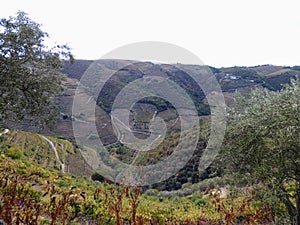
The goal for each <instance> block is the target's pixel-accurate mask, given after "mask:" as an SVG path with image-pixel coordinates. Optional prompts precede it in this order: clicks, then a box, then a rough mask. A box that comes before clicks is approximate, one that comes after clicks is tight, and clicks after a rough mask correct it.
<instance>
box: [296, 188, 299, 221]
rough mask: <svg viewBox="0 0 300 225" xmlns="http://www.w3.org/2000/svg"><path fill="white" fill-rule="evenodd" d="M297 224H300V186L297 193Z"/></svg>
mask: <svg viewBox="0 0 300 225" xmlns="http://www.w3.org/2000/svg"><path fill="white" fill-rule="evenodd" d="M295 224H296V225H300V187H298V189H297V193H296V219H295Z"/></svg>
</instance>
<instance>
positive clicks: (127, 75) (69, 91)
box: [17, 60, 300, 190]
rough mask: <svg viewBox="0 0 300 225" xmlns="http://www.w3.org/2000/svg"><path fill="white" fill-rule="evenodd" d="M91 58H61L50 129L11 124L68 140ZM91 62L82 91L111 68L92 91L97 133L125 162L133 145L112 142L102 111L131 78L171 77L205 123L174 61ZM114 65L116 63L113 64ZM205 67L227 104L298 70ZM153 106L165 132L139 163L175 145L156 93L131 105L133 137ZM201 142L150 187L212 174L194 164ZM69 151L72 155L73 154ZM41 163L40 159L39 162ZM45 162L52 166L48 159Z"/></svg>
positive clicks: (167, 108)
mask: <svg viewBox="0 0 300 225" xmlns="http://www.w3.org/2000/svg"><path fill="white" fill-rule="evenodd" d="M92 63H93V61H91V60H77V61H76V62H75V63H74V64H70V63H68V62H65V67H64V68H63V70H62V72H63V73H65V74H66V75H67V76H68V77H67V78H66V81H65V83H64V85H65V92H64V93H63V94H62V95H61V96H59V98H58V99H59V102H60V103H59V104H60V110H61V111H60V117H59V118H58V123H57V124H56V125H55V127H54V129H53V130H49V129H44V130H37V129H36V128H30V127H28V126H17V128H19V129H23V130H28V131H32V132H36V133H37V132H39V133H41V134H44V135H49V136H53V137H61V138H67V139H70V140H73V127H72V121H73V120H80V121H83V123H82V126H84V121H88V120H89V119H90V118H85V116H84V115H72V103H73V98H74V95H75V90H76V87H77V84H78V81H79V79H80V78H81V77H82V76H83V74H84V72H85V71H86V70H87V69H88V68H89V66H90V65H91V64H92ZM128 63H129V65H128ZM125 65H126V66H125ZM97 66H98V70H99V71H101V72H100V73H101V74H97V72H96V73H94V74H92V76H91V80H90V81H89V82H90V83H88V84H86V85H87V86H88V87H91V88H90V89H89V90H90V92H89V93H87V94H90V95H92V96H94V94H93V93H94V91H93V88H94V87H97V85H98V84H99V83H101V82H103V80H101V79H103V77H104V78H105V76H106V75H107V76H108V75H109V74H111V73H112V72H113V73H114V74H113V76H112V77H111V78H110V79H109V80H108V81H107V82H106V83H105V85H104V87H103V89H102V90H101V92H100V93H99V95H97V96H94V98H95V100H96V101H97V103H98V105H99V106H100V108H99V110H98V111H97V116H96V118H95V120H96V125H97V131H98V134H99V137H100V139H101V141H102V143H103V144H104V145H106V146H107V148H108V150H109V152H110V153H111V154H112V155H113V156H115V157H116V158H117V159H119V160H121V161H123V162H126V163H129V162H132V160H133V158H134V156H135V154H134V151H132V150H130V149H128V148H126V147H125V146H124V145H123V144H121V143H120V142H118V140H117V137H116V134H115V133H114V131H113V127H112V125H111V119H110V116H109V114H108V113H109V111H110V109H111V107H112V104H113V101H114V99H115V97H116V96H117V94H118V93H119V92H120V90H122V88H123V87H125V86H126V85H127V84H129V83H130V82H131V81H133V80H135V79H139V78H142V77H148V76H149V77H151V76H153V75H155V76H158V77H159V76H161V77H164V78H168V79H171V80H172V81H174V82H176V83H177V84H179V85H180V86H181V87H182V88H183V89H184V90H186V91H187V93H188V94H189V95H190V97H191V98H192V99H193V101H194V103H195V105H196V108H197V110H198V114H199V116H200V117H201V118H202V124H201V126H202V127H203V126H208V122H209V116H208V115H209V114H210V110H209V107H208V105H207V102H206V99H205V96H204V94H203V92H202V91H201V89H200V88H199V87H198V86H197V85H195V82H193V80H192V79H191V78H190V77H189V76H188V74H186V73H185V72H184V71H182V70H180V69H179V68H178V67H177V66H176V65H167V64H154V63H152V62H133V61H126V60H100V61H98V62H97ZM124 66H125V67H124ZM180 66H183V67H186V68H188V69H189V70H190V71H192V72H194V73H196V74H199V76H201V70H202V66H198V65H180ZM120 67H121V69H120V70H117V69H118V68H120ZM123 67H124V68H123ZM209 69H210V71H211V72H212V73H213V74H214V75H215V76H216V78H217V80H218V81H219V83H220V85H221V88H222V90H223V95H224V98H225V101H226V103H227V104H228V105H232V104H233V97H234V94H235V91H236V90H238V91H239V92H241V93H244V94H247V93H248V92H249V91H250V90H251V89H252V88H255V87H266V88H268V89H270V90H280V89H281V88H282V85H283V84H285V83H288V82H289V80H290V79H291V78H292V77H295V76H298V77H299V76H300V71H299V69H298V67H281V66H272V65H262V66H256V67H230V68H213V67H209ZM151 82H152V81H151ZM153 85H155V84H153ZM87 94H85V93H81V95H82V99H83V100H84V99H88V98H89V96H87ZM83 104H84V102H83ZM149 104H150V105H149ZM156 110H157V115H156V116H159V117H161V118H163V119H164V120H165V121H166V124H167V128H168V133H167V137H166V140H165V141H163V142H162V143H161V144H160V145H159V146H158V147H157V148H156V149H153V150H152V151H150V152H149V153H148V154H147V155H145V156H144V157H143V159H141V160H139V161H140V163H141V164H144V165H146V164H155V163H156V162H157V161H159V160H161V159H163V158H166V157H167V156H168V155H170V154H171V153H172V151H173V148H174V146H176V143H177V142H178V131H179V129H180V123H181V122H182V121H180V119H179V117H178V114H177V113H176V110H175V109H174V106H173V105H172V104H170V103H168V102H166V101H163V100H161V99H155V98H145V99H142V100H141V101H139V102H138V103H137V104H135V105H134V106H133V108H132V115H131V116H132V117H131V122H130V125H131V129H132V131H133V132H134V134H135V135H136V136H137V137H139V138H145V137H147V136H148V135H149V128H148V127H149V126H148V124H149V122H150V120H151V118H152V117H153V116H154V114H155V113H156ZM89 138H93V136H90V137H89ZM205 146H206V144H205V135H203V136H202V137H200V142H199V144H198V146H197V148H196V150H195V153H194V155H193V157H192V158H191V159H190V161H189V162H188V163H187V164H186V166H185V167H184V168H183V169H182V170H181V171H180V172H179V173H178V174H177V175H176V176H173V177H171V178H170V179H168V180H167V181H165V182H163V183H161V184H156V185H155V188H157V189H159V190H174V189H175V190H177V189H180V188H181V187H182V185H183V184H185V183H197V182H199V181H201V180H203V179H206V178H208V177H211V176H216V175H218V172H217V171H214V170H213V169H211V168H208V169H207V172H206V173H204V174H202V175H199V172H198V168H197V166H194V165H197V162H198V161H199V158H200V156H201V154H202V151H203V149H204V148H205ZM78 154H79V153H78ZM69 155H70V156H78V155H76V154H69ZM78 157H79V156H78ZM78 157H77V158H78ZM77 158H76V157H75V159H73V158H72V157H71V158H70V160H74V164H78V163H77V162H76V160H77ZM79 158H80V157H79ZM81 160H82V159H81ZM43 163H44V164H45V162H43ZM82 164H84V163H82V161H81V163H79V164H78V165H82ZM50 165H51V166H53V165H52V164H51V163H50ZM80 168H82V166H80ZM79 170H80V169H79ZM76 174H80V172H76Z"/></svg>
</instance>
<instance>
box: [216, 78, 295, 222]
mask: <svg viewBox="0 0 300 225" xmlns="http://www.w3.org/2000/svg"><path fill="white" fill-rule="evenodd" d="M236 103H237V104H236V107H235V108H233V109H231V111H230V115H229V121H228V130H227V132H226V138H225V144H224V150H223V154H222V160H223V162H224V168H225V169H226V170H228V171H229V172H230V173H236V174H239V176H241V175H242V176H246V177H247V180H248V181H249V182H251V183H252V184H258V183H259V184H264V185H266V187H268V189H269V190H271V191H272V193H273V195H274V196H276V197H277V198H278V199H280V201H281V202H282V203H284V204H285V206H286V209H287V212H288V213H289V215H290V217H291V220H293V222H294V223H295V224H300V82H299V80H298V79H296V80H292V81H291V84H290V85H286V86H285V87H284V88H283V90H281V91H280V92H272V91H269V90H266V89H255V90H253V91H252V92H251V94H250V96H248V97H247V98H246V97H242V96H239V97H238V98H237V102H236ZM296 221H297V222H296Z"/></svg>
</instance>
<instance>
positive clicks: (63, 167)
mask: <svg viewBox="0 0 300 225" xmlns="http://www.w3.org/2000/svg"><path fill="white" fill-rule="evenodd" d="M40 137H41V138H43V139H44V140H45V141H47V142H48V144H49V145H50V146H51V148H52V149H53V151H54V154H55V157H56V161H57V162H58V163H59V164H60V168H61V172H63V173H64V172H65V164H63V163H62V161H61V160H60V158H59V156H58V153H57V149H56V147H55V146H54V144H53V142H52V141H50V140H49V139H48V138H46V137H45V136H42V135H40Z"/></svg>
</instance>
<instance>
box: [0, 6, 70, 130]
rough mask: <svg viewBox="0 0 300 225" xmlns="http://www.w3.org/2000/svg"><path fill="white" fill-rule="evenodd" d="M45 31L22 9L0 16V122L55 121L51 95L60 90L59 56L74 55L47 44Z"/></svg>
mask: <svg viewBox="0 0 300 225" xmlns="http://www.w3.org/2000/svg"><path fill="white" fill-rule="evenodd" d="M47 36H48V34H47V33H45V32H44V31H42V30H41V28H40V25H39V24H37V23H36V22H34V21H32V20H31V19H30V18H29V17H27V15H26V14H25V13H24V12H18V14H17V16H16V17H10V18H9V19H5V18H3V19H0V96H1V97H0V124H2V126H6V127H8V126H9V125H8V124H9V122H19V121H24V120H26V121H29V122H32V123H33V124H34V125H36V126H44V125H45V124H51V123H53V122H54V121H55V116H56V106H55V102H54V96H55V95H57V94H58V93H60V91H61V90H62V86H61V82H62V75H61V74H60V73H59V69H60V68H62V66H63V64H62V62H61V60H60V57H65V58H70V59H73V57H72V55H71V53H70V51H69V48H68V47H67V46H59V45H57V46H55V47H54V48H51V49H50V48H48V47H47V46H45V45H44V41H45V38H46V37H47Z"/></svg>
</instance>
